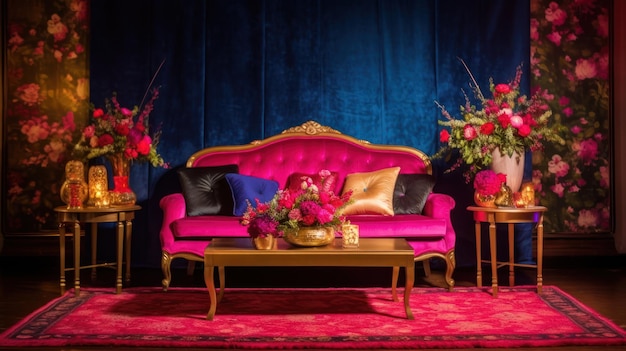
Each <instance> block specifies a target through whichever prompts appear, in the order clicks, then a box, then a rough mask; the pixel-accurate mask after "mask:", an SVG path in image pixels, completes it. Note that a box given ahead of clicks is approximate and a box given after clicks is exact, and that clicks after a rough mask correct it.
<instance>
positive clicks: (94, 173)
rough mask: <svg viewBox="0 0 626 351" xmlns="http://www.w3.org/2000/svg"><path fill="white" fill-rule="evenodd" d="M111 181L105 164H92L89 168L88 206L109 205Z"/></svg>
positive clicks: (102, 206)
mask: <svg viewBox="0 0 626 351" xmlns="http://www.w3.org/2000/svg"><path fill="white" fill-rule="evenodd" d="M109 201H110V200H109V183H108V180H107V169H106V167H105V166H102V165H100V166H91V167H90V168H89V200H88V201H87V205H88V206H93V207H98V208H105V207H109Z"/></svg>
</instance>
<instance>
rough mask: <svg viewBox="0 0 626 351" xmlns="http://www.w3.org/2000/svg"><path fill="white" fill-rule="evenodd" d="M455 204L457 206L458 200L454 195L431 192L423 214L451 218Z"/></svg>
mask: <svg viewBox="0 0 626 351" xmlns="http://www.w3.org/2000/svg"><path fill="white" fill-rule="evenodd" d="M454 206H456V202H455V201H454V199H453V198H452V196H450V195H447V194H439V193H431V194H430V195H428V199H426V204H425V205H424V210H423V211H422V214H423V215H424V216H428V217H432V218H450V211H452V209H454Z"/></svg>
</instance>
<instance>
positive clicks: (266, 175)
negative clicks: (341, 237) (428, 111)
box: [160, 121, 456, 290]
mask: <svg viewBox="0 0 626 351" xmlns="http://www.w3.org/2000/svg"><path fill="white" fill-rule="evenodd" d="M224 165H230V166H227V167H233V166H235V165H236V167H235V168H238V169H237V172H238V173H239V174H241V175H250V176H255V177H259V178H262V179H271V180H274V181H276V182H278V186H279V188H283V187H285V185H286V182H287V180H288V179H289V176H290V175H292V174H294V173H305V174H315V173H317V172H319V171H320V170H322V169H327V170H330V171H331V172H336V174H337V184H338V188H337V189H341V185H342V184H343V183H344V181H345V179H346V177H347V176H348V175H349V174H353V173H358V172H374V171H377V170H380V169H384V168H390V167H400V171H399V174H400V175H398V183H397V184H396V189H395V192H394V207H395V203H396V201H402V200H405V199H403V197H404V195H405V194H404V191H405V190H406V189H403V188H402V187H401V186H400V184H399V179H400V177H404V176H402V175H406V176H414V175H426V176H427V177H431V176H430V173H431V163H430V160H429V158H428V157H427V156H426V155H425V154H424V153H422V152H421V151H419V150H417V149H414V148H411V147H406V146H392V145H375V144H371V143H369V142H366V141H363V140H358V139H356V138H353V137H351V136H348V135H344V134H342V133H340V132H339V131H336V130H334V129H331V128H329V127H325V126H322V125H320V124H318V123H316V122H313V121H309V122H306V123H304V124H303V125H301V126H297V127H293V128H291V129H288V130H285V131H284V132H282V133H281V134H278V135H275V136H272V137H269V138H266V139H264V140H260V141H254V142H252V143H250V144H246V145H234V146H216V147H210V148H207V149H204V150H200V151H198V152H196V153H195V154H193V155H192V156H191V157H190V158H189V160H188V162H187V164H186V168H185V170H190V169H193V170H194V171H200V170H202V169H213V168H215V167H217V168H219V167H223V166H224ZM227 171H232V169H228V168H227ZM194 181H195V180H194V178H193V177H192V178H189V177H187V178H185V179H184V180H182V178H181V182H194ZM197 182H200V181H197ZM183 185H184V184H183ZM187 185H188V186H194V184H193V183H191V185H190V184H187ZM431 189H432V187H430V188H428V187H427V189H426V191H427V193H426V194H425V195H424V200H423V201H424V203H423V207H422V208H421V213H411V211H400V210H398V209H396V211H397V212H398V213H395V214H394V215H380V214H357V215H350V216H348V219H349V220H350V222H352V223H353V224H358V225H359V231H360V233H359V235H360V236H361V237H400V238H406V239H407V241H408V243H409V244H410V245H411V246H412V247H413V248H414V250H415V260H416V261H423V263H424V270H425V272H426V275H429V274H430V265H429V259H431V258H439V259H443V261H444V262H445V264H446V272H445V281H446V284H447V285H448V286H447V287H448V289H449V290H452V288H453V287H454V280H453V279H452V274H453V272H454V268H455V264H456V263H455V254H454V247H455V246H454V245H455V232H454V228H453V227H452V224H451V221H450V211H451V210H452V209H453V208H454V206H455V202H454V200H453V199H452V198H451V197H450V196H448V195H445V194H438V193H433V192H432V191H431ZM213 190H214V189H213ZM338 191H341V190H338ZM421 191H424V190H421ZM197 194H198V192H197V191H195V190H194V189H191V190H190V191H188V192H187V195H185V194H184V192H183V193H174V194H169V195H166V196H165V197H163V198H162V199H161V201H160V206H161V209H162V210H163V224H162V227H161V232H160V238H161V248H162V261H161V267H162V270H163V276H164V278H163V281H162V285H163V289H164V290H167V289H168V287H169V285H170V282H171V263H172V260H174V259H177V258H181V259H186V260H188V274H191V273H192V272H193V267H194V263H195V262H202V261H203V256H204V249H205V248H206V246H207V245H210V243H211V239H212V238H216V237H232V236H235V237H247V236H248V234H247V232H246V229H247V228H246V227H245V226H242V225H241V224H240V217H238V216H235V215H233V214H232V213H231V209H230V208H223V207H224V206H223V204H220V203H219V201H218V202H217V203H216V202H215V201H213V202H212V204H211V206H213V207H212V208H209V211H211V210H212V211H213V212H214V213H215V212H216V211H217V212H219V213H218V214H209V215H206V214H203V213H202V212H201V211H200V212H198V211H197V210H196V209H193V210H192V209H190V208H189V206H188V205H189V203H190V202H191V201H192V200H195V201H196V202H197V200H199V199H192V198H191V197H192V196H195V195H197ZM232 195H233V194H230V193H229V194H222V195H220V196H227V197H231V198H232ZM186 196H187V198H186ZM213 200H215V199H213ZM216 206H217V207H218V208H216ZM220 206H221V207H222V208H219V207H220ZM228 206H232V203H230V204H228ZM418 211H419V210H418ZM190 212H193V213H190ZM413 212H415V211H413Z"/></svg>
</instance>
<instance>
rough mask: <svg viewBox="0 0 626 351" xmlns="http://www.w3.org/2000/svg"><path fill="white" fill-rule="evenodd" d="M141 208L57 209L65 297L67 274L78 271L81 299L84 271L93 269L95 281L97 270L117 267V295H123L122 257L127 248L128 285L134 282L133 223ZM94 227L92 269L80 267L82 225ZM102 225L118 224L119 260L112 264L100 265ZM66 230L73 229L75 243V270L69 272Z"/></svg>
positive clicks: (76, 279) (76, 289) (76, 288)
mask: <svg viewBox="0 0 626 351" xmlns="http://www.w3.org/2000/svg"><path fill="white" fill-rule="evenodd" d="M140 209H141V207H140V206H135V205H133V206H124V207H109V208H97V207H83V208H80V209H68V208H67V207H65V206H61V207H57V208H55V209H54V211H55V212H56V213H57V222H58V223H59V245H60V246H59V248H60V271H61V278H60V286H61V294H63V293H65V272H66V271H74V292H75V295H76V296H79V295H80V270H81V269H85V268H91V269H92V271H91V274H92V277H95V274H96V271H95V269H96V267H104V266H108V267H113V266H114V267H115V268H116V269H117V279H116V282H115V286H116V293H118V294H119V293H120V292H122V257H123V256H124V252H123V249H124V247H125V249H126V251H125V256H126V276H125V279H126V282H127V283H128V282H130V243H131V235H132V227H133V224H132V220H133V219H134V218H135V211H138V210H140ZM84 223H90V224H91V265H88V266H81V264H80V233H81V224H84ZM98 223H117V228H116V248H117V260H116V262H112V263H99V264H98V263H96V262H97V261H96V252H97V243H98V240H97V234H98ZM66 227H70V228H71V229H70V230H69V233H70V235H71V236H72V238H73V239H74V267H72V268H65V235H66Z"/></svg>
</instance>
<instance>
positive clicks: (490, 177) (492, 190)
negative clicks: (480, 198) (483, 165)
mask: <svg viewBox="0 0 626 351" xmlns="http://www.w3.org/2000/svg"><path fill="white" fill-rule="evenodd" d="M502 183H506V174H504V173H496V172H494V171H492V170H490V169H485V170H482V171H480V172H478V173H476V177H475V178H474V189H476V192H478V193H479V194H481V195H495V194H497V193H498V192H499V191H500V187H501V186H502Z"/></svg>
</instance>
